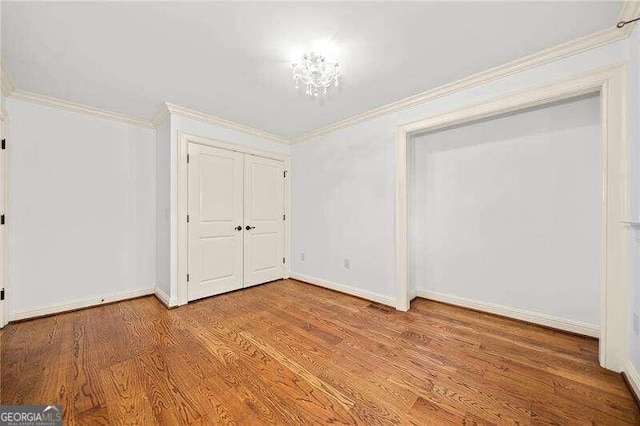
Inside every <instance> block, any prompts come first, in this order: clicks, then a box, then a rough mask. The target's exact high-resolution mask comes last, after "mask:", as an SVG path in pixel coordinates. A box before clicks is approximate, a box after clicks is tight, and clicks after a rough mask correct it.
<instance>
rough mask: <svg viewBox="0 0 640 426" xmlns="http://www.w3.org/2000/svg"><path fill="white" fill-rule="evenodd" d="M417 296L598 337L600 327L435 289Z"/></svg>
mask: <svg viewBox="0 0 640 426" xmlns="http://www.w3.org/2000/svg"><path fill="white" fill-rule="evenodd" d="M417 295H418V297H422V298H424V299H429V300H435V301H436V302H444V303H449V304H451V305H456V306H462V307H464V308H470V309H475V310H477V311H482V312H488V313H490V314H496V315H501V316H503V317H509V318H515V319H519V320H522V321H527V322H531V323H534V324H540V325H544V326H546V327H551V328H557V329H558V330H564V331H570V332H572V333H577V334H582V335H585V336H591V337H599V336H600V328H599V327H597V326H594V325H591V324H587V323H583V322H580V321H573V320H568V319H564V318H558V317H553V316H551V315H546V314H539V313H537V312H531V311H525V310H523V309H517V308H512V307H509V306H504V305H497V304H495V303H488V302H483V301H480V300H475V299H467V298H466V297H459V296H453V295H450V294H444V293H438V292H435V291H428V290H421V289H418V291H417Z"/></svg>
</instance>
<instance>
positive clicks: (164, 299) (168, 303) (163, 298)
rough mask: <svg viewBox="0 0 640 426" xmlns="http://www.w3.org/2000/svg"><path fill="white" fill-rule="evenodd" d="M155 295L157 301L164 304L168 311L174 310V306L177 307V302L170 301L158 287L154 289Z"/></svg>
mask: <svg viewBox="0 0 640 426" xmlns="http://www.w3.org/2000/svg"><path fill="white" fill-rule="evenodd" d="M155 295H156V297H157V298H158V300H159V301H161V302H162V303H163V304H164V306H166V307H167V308H169V309H171V308H175V307H176V306H178V300H177V299H171V298H170V297H169V295H168V294H167V293H165V292H164V290H162V289H161V288H160V287H156V289H155Z"/></svg>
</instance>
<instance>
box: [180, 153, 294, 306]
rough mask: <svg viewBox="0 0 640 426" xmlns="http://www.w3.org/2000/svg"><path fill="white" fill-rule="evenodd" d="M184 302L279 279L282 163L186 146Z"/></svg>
mask: <svg viewBox="0 0 640 426" xmlns="http://www.w3.org/2000/svg"><path fill="white" fill-rule="evenodd" d="M188 149H189V151H188V152H189V166H188V167H189V175H188V179H189V194H188V197H189V202H188V204H189V212H188V214H189V219H188V225H187V228H188V232H189V246H188V268H189V271H188V272H189V286H188V288H189V294H188V298H189V300H194V299H200V298H203V297H207V296H212V295H215V294H220V293H224V292H228V291H232V290H237V289H240V288H243V287H250V286H253V285H256V284H261V283H264V282H268V281H273V280H277V279H281V278H282V277H283V274H284V219H285V218H284V163H283V162H282V161H277V160H272V159H268V158H262V157H258V156H254V155H249V154H243V153H240V152H236V151H229V150H225V149H220V148H213V147H210V146H206V145H200V144H195V143H190V144H189V148H188Z"/></svg>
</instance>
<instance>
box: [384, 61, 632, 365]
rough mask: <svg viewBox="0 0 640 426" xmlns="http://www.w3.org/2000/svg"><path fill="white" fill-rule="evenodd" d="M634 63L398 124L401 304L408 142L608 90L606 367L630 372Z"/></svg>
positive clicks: (405, 290)
mask: <svg viewBox="0 0 640 426" xmlns="http://www.w3.org/2000/svg"><path fill="white" fill-rule="evenodd" d="M627 86H628V84H627V65H626V63H623V64H620V65H617V66H614V67H611V68H607V69H603V70H597V71H592V72H588V73H585V74H581V75H578V76H574V77H572V78H569V79H566V80H562V81H560V82H557V83H554V84H550V85H546V86H542V87H537V88H534V89H528V90H524V91H522V92H519V93H515V94H510V95H506V96H502V97H499V98H497V99H494V100H491V101H487V102H483V103H481V104H478V105H475V106H471V107H468V108H463V109H460V110H456V111H453V112H449V113H446V114H442V115H437V116H432V117H429V118H425V119H423V120H419V121H416V122H413V123H409V124H406V125H403V126H400V127H399V128H398V132H397V139H396V147H395V150H396V156H395V181H396V302H397V305H396V308H397V309H399V310H405V311H406V310H408V309H409V300H408V296H409V275H408V271H409V256H408V250H409V247H408V223H409V222H408V219H409V218H408V214H409V209H408V200H407V185H408V182H407V173H408V172H407V169H408V157H407V145H408V143H409V142H408V140H409V137H410V136H411V135H412V134H415V133H419V132H424V131H432V130H435V129H439V128H443V127H448V126H453V125H457V124H462V123H467V122H470V121H474V120H478V119H482V118H488V117H493V116H496V115H500V114H504V113H507V112H512V111H517V110H522V109H526V108H531V107H534V106H539V105H544V104H548V103H550V102H554V101H558V100H561V99H567V98H571V97H574V96H577V95H581V94H586V93H591V92H600V108H601V117H602V123H601V126H600V128H601V137H600V140H601V144H602V145H601V147H602V148H601V149H602V152H603V155H602V160H601V161H602V162H601V165H600V170H601V181H602V197H601V200H602V204H601V217H602V226H601V229H602V237H601V241H602V242H603V243H602V248H601V253H600V270H601V276H600V277H599V283H600V284H599V285H600V329H601V335H600V365H602V366H603V367H605V368H608V369H610V370H614V371H618V372H619V371H622V368H623V367H624V363H625V361H626V359H627V353H628V347H629V342H628V340H629V333H628V328H629V324H628V318H629V315H628V314H629V297H630V296H629V281H630V279H629V268H628V262H629V241H628V240H629V238H628V231H627V229H626V228H625V227H624V225H623V224H621V223H620V221H621V220H624V219H625V218H627V217H629V216H628V211H629V191H628V188H627V186H628V174H629V154H628V142H627V138H628V134H627V114H628V112H627V108H628V106H627Z"/></svg>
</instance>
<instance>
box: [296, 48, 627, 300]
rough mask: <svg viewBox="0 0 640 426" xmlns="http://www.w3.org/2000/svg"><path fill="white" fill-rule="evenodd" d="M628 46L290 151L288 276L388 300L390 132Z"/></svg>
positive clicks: (613, 55) (592, 64)
mask: <svg viewBox="0 0 640 426" xmlns="http://www.w3.org/2000/svg"><path fill="white" fill-rule="evenodd" d="M628 46H629V44H628V41H627V40H623V41H620V42H617V43H613V44H609V45H606V46H603V47H600V48H597V49H592V50H589V51H586V52H583V53H581V54H578V55H574V56H572V57H569V58H566V59H563V60H559V61H555V62H552V63H549V64H545V65H542V66H539V67H537V68H533V69H530V70H527V71H523V72H520V73H517V74H513V75H510V76H508V77H505V78H502V79H500V80H496V81H493V82H490V83H487V84H484V85H480V86H477V87H474V88H471V89H467V90H464V91H461V92H458V93H455V94H452V95H449V96H446V97H443V98H439V99H435V100H433V101H430V102H428V103H425V104H422V105H419V106H416V107H413V108H409V109H406V110H403V111H400V112H396V113H393V114H388V115H385V116H382V117H378V118H375V119H372V120H369V121H366V122H363V123H360V124H356V125H353V126H350V127H347V128H344V129H340V130H337V131H334V132H332V133H329V134H326V135H322V136H319V137H316V138H313V139H310V140H308V141H305V142H302V143H299V144H296V145H294V146H293V147H292V181H291V182H292V203H293V205H292V227H293V228H292V236H293V244H292V248H293V251H292V257H293V262H292V273H297V274H301V275H307V276H312V277H315V278H319V279H323V280H329V281H333V282H336V283H338V284H343V285H347V286H352V287H355V288H357V289H359V290H365V291H370V292H374V293H378V294H380V295H382V296H384V297H391V298H395V275H394V274H395V233H394V227H395V217H394V214H395V213H394V208H395V207H394V182H393V175H394V169H393V154H394V150H393V148H394V142H395V131H396V128H397V126H399V125H401V124H405V123H408V122H411V121H415V120H418V119H422V118H425V117H429V116H433V115H436V114H440V113H444V112H447V111H452V110H456V109H460V108H462V107H465V106H470V105H473V104H476V103H479V102H482V101H487V100H489V99H493V98H496V97H499V96H501V95H505V94H508V93H513V92H518V91H522V90H524V89H526V88H531V87H536V86H540V85H544V84H547V83H551V82H555V81H558V80H560V79H563V78H567V77H569V76H572V75H577V74H581V73H584V72H586V71H588V70H594V69H598V68H603V67H608V66H612V65H615V64H618V63H620V62H621V61H624V60H626V59H627V58H628V55H629V47H628ZM303 252H304V253H305V254H306V260H305V261H302V260H301V258H300V255H301V253H303ZM345 257H350V258H351V269H345V268H344V266H343V259H344V258H345Z"/></svg>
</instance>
